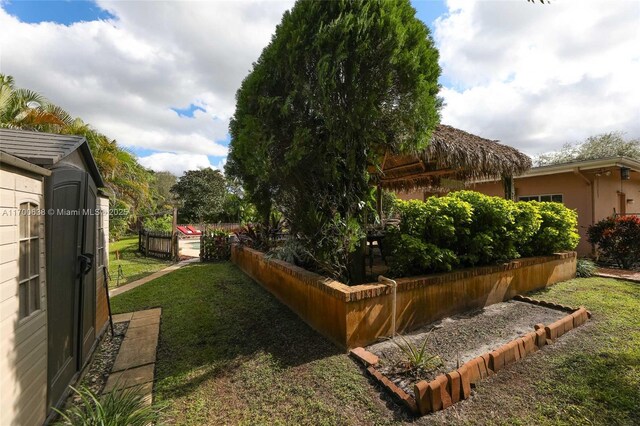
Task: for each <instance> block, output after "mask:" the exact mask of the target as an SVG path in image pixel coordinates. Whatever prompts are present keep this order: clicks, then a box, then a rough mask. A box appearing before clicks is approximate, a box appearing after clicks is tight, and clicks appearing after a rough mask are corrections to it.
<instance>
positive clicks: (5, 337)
mask: <svg viewBox="0 0 640 426" xmlns="http://www.w3.org/2000/svg"><path fill="white" fill-rule="evenodd" d="M43 191H44V186H43V180H42V177H40V176H37V175H32V174H30V173H28V172H23V171H21V170H19V169H14V168H12V167H10V166H8V165H5V164H0V389H2V398H0V425H14V424H15V425H38V424H42V422H43V421H44V419H45V412H46V401H47V312H46V307H47V299H46V270H45V254H44V249H45V241H44V235H45V233H44V217H43V216H40V219H41V220H40V226H39V235H40V238H39V244H38V245H39V266H40V268H39V281H40V309H39V310H37V311H35V313H33V314H31V315H29V316H28V317H26V318H23V319H19V313H18V309H19V296H18V277H19V259H20V249H19V243H18V241H19V223H20V222H19V221H20V217H19V216H17V215H16V212H17V209H18V208H19V206H20V204H21V203H28V202H31V203H34V204H36V205H37V206H38V208H40V209H44V208H45V205H44V196H43Z"/></svg>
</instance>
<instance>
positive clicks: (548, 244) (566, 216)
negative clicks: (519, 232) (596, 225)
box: [527, 201, 580, 256]
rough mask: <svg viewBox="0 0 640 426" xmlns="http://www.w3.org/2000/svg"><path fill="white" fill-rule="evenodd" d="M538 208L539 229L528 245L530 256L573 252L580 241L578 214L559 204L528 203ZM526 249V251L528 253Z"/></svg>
mask: <svg viewBox="0 0 640 426" xmlns="http://www.w3.org/2000/svg"><path fill="white" fill-rule="evenodd" d="M528 203H531V204H533V205H534V206H536V207H537V208H538V212H539V213H540V219H541V223H540V229H538V231H537V232H536V233H535V234H534V235H533V237H532V238H531V241H530V243H529V244H528V246H529V249H530V250H531V255H533V256H541V255H548V254H553V253H557V252H561V251H568V250H573V249H575V248H576V246H577V245H578V242H579V241H580V236H579V235H578V233H577V232H576V229H577V228H578V214H577V213H576V212H575V211H574V210H571V209H568V208H567V207H565V206H564V205H562V204H560V203H547V202H542V203H540V202H537V201H528ZM529 249H527V251H529Z"/></svg>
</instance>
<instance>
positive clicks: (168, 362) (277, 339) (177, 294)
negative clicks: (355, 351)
mask: <svg viewBox="0 0 640 426" xmlns="http://www.w3.org/2000/svg"><path fill="white" fill-rule="evenodd" d="M112 303H113V311H114V313H118V312H129V311H135V310H141V309H147V308H151V307H157V306H160V307H162V323H161V333H160V341H159V345H158V356H157V359H158V364H157V373H156V378H157V379H158V380H159V381H162V380H163V379H167V378H175V377H180V376H183V375H186V374H189V380H188V381H187V382H184V380H180V382H182V383H181V384H179V385H178V383H176V385H177V386H176V387H173V386H172V388H171V393H172V394H173V395H176V396H179V395H180V394H184V393H185V392H186V393H188V392H190V391H191V390H192V389H193V388H194V387H197V386H198V384H200V383H202V382H204V381H206V380H208V379H210V378H214V377H218V376H220V375H225V374H229V373H230V372H232V371H233V370H235V369H236V368H238V366H240V365H241V364H242V363H243V360H246V359H247V358H250V357H252V356H254V355H255V354H258V353H266V354H270V356H271V357H272V359H273V360H274V362H275V363H276V364H277V365H278V366H279V367H282V368H287V367H295V366H298V365H302V364H306V363H309V362H311V361H314V360H317V359H321V358H325V357H328V356H332V355H336V354H340V353H342V351H341V350H339V349H338V348H337V347H335V346H334V345H333V344H332V343H330V342H329V341H328V340H326V339H325V338H323V337H322V336H321V335H319V334H318V333H316V332H315V331H314V330H313V329H311V328H310V327H309V326H308V325H307V324H305V323H304V322H303V321H302V320H300V319H299V318H298V317H297V316H296V315H295V314H294V313H293V312H291V311H290V310H289V309H288V308H287V307H286V306H284V305H282V304H281V303H280V302H278V301H277V300H276V299H275V298H274V297H273V296H272V295H271V294H269V293H268V292H266V291H265V290H264V289H262V288H261V287H260V286H259V285H258V284H256V283H254V282H253V281H252V280H251V279H250V278H249V277H247V276H246V275H244V274H243V273H242V272H241V271H239V270H238V269H237V268H236V267H235V266H233V265H231V264H230V263H218V264H194V265H192V266H188V267H185V268H182V269H180V270H178V271H175V272H173V273H171V274H169V275H165V276H163V277H160V278H158V279H156V280H154V281H153V284H152V285H144V286H141V287H138V288H136V289H133V290H131V291H129V292H127V293H125V294H123V295H121V296H118V297H116V298H114V299H113V302H112ZM194 372H196V373H194Z"/></svg>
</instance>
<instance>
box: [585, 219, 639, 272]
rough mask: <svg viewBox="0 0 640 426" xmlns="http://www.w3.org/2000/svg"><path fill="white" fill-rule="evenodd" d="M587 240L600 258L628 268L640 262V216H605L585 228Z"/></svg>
mask: <svg viewBox="0 0 640 426" xmlns="http://www.w3.org/2000/svg"><path fill="white" fill-rule="evenodd" d="M587 235H588V241H589V242H590V243H591V244H594V245H596V246H597V248H598V253H599V255H600V259H601V260H604V261H608V262H614V263H616V264H617V265H618V266H619V267H621V268H625V269H629V268H631V267H633V266H634V265H636V264H639V263H640V217H637V216H621V217H617V218H606V219H603V220H601V221H599V222H598V223H596V224H594V225H592V226H590V227H589V229H588V230H587Z"/></svg>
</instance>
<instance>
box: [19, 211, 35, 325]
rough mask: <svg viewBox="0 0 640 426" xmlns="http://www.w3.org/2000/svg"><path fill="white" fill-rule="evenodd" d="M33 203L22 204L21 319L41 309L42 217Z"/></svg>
mask: <svg viewBox="0 0 640 426" xmlns="http://www.w3.org/2000/svg"><path fill="white" fill-rule="evenodd" d="M37 208H38V206H37V205H35V204H33V203H22V204H20V212H21V215H20V225H19V228H20V229H19V233H20V234H19V235H20V238H19V243H18V244H19V245H20V257H19V262H20V270H19V274H18V297H19V302H18V307H19V319H23V318H26V317H28V316H29V315H31V314H33V313H34V312H36V311H38V310H39V309H40V216H39V215H37V214H36V212H37Z"/></svg>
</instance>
